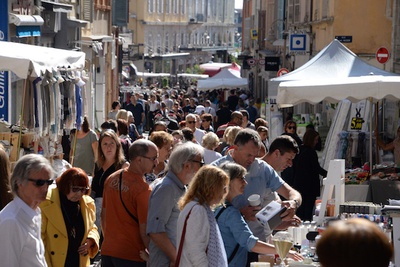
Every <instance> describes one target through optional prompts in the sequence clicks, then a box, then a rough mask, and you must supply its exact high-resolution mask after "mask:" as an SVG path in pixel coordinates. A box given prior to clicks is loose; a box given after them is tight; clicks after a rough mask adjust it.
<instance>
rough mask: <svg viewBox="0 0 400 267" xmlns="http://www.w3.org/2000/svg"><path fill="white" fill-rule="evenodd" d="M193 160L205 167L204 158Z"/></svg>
mask: <svg viewBox="0 0 400 267" xmlns="http://www.w3.org/2000/svg"><path fill="white" fill-rule="evenodd" d="M191 162H196V163H198V164H200V167H203V166H204V164H205V162H204V160H201V161H200V160H194V159H193V160H191Z"/></svg>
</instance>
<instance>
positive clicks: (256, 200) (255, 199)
mask: <svg viewBox="0 0 400 267" xmlns="http://www.w3.org/2000/svg"><path fill="white" fill-rule="evenodd" d="M247 201H249V205H250V206H252V207H256V206H259V205H261V197H260V195H258V194H253V195H251V196H249V197H248V198H247Z"/></svg>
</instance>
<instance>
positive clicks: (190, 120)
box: [186, 114, 206, 144]
mask: <svg viewBox="0 0 400 267" xmlns="http://www.w3.org/2000/svg"><path fill="white" fill-rule="evenodd" d="M196 120H197V118H196V115H194V114H188V115H186V126H187V127H188V128H189V129H190V130H192V132H193V135H194V138H195V139H196V141H197V142H198V143H199V144H201V141H202V139H203V136H204V135H205V134H206V132H205V131H203V130H200V129H199V128H196Z"/></svg>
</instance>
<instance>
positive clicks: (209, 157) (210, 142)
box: [201, 132, 222, 164]
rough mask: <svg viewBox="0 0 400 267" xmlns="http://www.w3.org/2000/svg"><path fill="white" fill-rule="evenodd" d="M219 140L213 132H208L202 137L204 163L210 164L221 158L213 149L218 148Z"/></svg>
mask: <svg viewBox="0 0 400 267" xmlns="http://www.w3.org/2000/svg"><path fill="white" fill-rule="evenodd" d="M219 143H220V142H219V138H218V136H217V135H216V134H215V133H213V132H208V133H206V134H205V135H204V136H203V140H202V142H201V145H202V146H203V147H204V148H205V150H204V163H205V164H210V163H211V162H213V161H214V160H217V159H219V158H220V157H222V155H221V153H219V152H216V151H215V149H216V148H217V147H218V146H219Z"/></svg>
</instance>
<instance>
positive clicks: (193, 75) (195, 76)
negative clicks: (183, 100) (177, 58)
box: [177, 73, 209, 79]
mask: <svg viewBox="0 0 400 267" xmlns="http://www.w3.org/2000/svg"><path fill="white" fill-rule="evenodd" d="M177 76H178V77H184V78H193V79H207V78H208V77H209V76H208V75H207V74H193V73H179V74H177Z"/></svg>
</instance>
